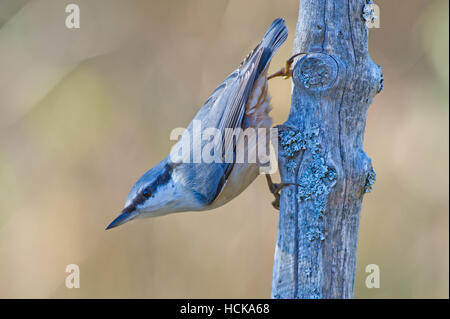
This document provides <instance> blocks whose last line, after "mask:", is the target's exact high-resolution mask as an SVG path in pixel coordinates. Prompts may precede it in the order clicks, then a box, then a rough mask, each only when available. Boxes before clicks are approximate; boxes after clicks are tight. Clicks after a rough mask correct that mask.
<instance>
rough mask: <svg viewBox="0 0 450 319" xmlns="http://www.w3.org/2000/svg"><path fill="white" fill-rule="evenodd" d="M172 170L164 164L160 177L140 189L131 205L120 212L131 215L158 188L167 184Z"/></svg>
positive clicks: (168, 165)
mask: <svg viewBox="0 0 450 319" xmlns="http://www.w3.org/2000/svg"><path fill="white" fill-rule="evenodd" d="M172 170H173V167H172V166H171V165H170V164H166V165H165V166H164V170H163V172H162V173H161V175H159V176H158V177H157V178H156V180H155V181H154V182H153V183H152V184H151V185H149V186H147V187H145V188H144V189H142V190H141V191H140V192H139V193H138V194H137V195H136V197H135V198H134V199H133V201H132V202H131V204H130V205H128V206H127V207H125V208H124V209H123V211H122V212H123V213H131V212H132V211H134V210H135V209H136V206H138V205H140V204H142V203H144V202H145V201H146V200H147V199H148V198H149V197H150V196H151V195H152V193H154V192H155V191H156V189H157V188H158V187H159V186H161V185H165V184H167V183H168V182H169V180H170V176H171V173H172Z"/></svg>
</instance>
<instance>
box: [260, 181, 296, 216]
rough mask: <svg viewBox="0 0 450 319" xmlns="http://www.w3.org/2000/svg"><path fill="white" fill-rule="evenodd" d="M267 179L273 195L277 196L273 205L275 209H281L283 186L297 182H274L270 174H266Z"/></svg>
mask: <svg viewBox="0 0 450 319" xmlns="http://www.w3.org/2000/svg"><path fill="white" fill-rule="evenodd" d="M266 179H267V185H268V186H269V190H270V192H271V193H272V194H273V196H275V199H274V201H273V202H272V206H273V207H274V208H275V209H277V210H280V191H281V189H282V188H283V187H285V186H289V185H296V184H292V183H274V182H273V181H272V177H271V176H270V175H269V174H266Z"/></svg>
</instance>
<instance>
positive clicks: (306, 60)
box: [293, 53, 337, 91]
mask: <svg viewBox="0 0 450 319" xmlns="http://www.w3.org/2000/svg"><path fill="white" fill-rule="evenodd" d="M336 74H337V63H336V61H335V60H334V59H333V58H332V57H330V56H329V55H327V54H323V53H311V54H308V55H306V56H305V57H303V58H302V59H300V60H299V61H298V63H297V64H296V65H295V67H294V73H293V78H294V83H295V84H296V85H300V86H303V87H304V88H305V89H307V90H313V91H317V90H319V91H322V90H326V89H328V88H330V87H331V86H332V85H333V84H334V82H335V80H336Z"/></svg>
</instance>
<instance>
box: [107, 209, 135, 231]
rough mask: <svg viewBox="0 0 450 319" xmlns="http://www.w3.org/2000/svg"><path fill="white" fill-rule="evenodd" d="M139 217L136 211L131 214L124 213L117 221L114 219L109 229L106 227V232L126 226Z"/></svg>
mask: <svg viewBox="0 0 450 319" xmlns="http://www.w3.org/2000/svg"><path fill="white" fill-rule="evenodd" d="M137 215H139V213H138V212H137V211H136V210H134V211H131V212H127V211H124V212H123V213H122V214H120V215H119V216H118V217H117V218H116V219H114V220H113V221H112V223H111V224H109V225H108V227H106V229H105V230H108V229H111V228H114V227H117V226H120V225H122V224H125V223H126V222H127V221H130V220H132V219H134V218H135V217H136V216H137Z"/></svg>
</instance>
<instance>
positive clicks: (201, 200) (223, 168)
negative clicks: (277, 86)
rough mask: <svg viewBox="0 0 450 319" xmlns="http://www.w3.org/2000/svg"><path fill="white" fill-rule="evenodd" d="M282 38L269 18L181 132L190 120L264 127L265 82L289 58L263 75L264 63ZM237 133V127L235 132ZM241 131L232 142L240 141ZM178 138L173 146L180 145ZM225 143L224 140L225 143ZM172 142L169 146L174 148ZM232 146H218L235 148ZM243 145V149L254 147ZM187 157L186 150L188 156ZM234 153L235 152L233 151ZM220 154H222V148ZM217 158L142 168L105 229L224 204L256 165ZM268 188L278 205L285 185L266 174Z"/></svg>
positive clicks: (279, 22)
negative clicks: (249, 48) (259, 35)
mask: <svg viewBox="0 0 450 319" xmlns="http://www.w3.org/2000/svg"><path fill="white" fill-rule="evenodd" d="M287 36H288V28H287V26H286V23H285V21H284V19H282V18H277V19H275V20H274V21H273V22H272V24H271V25H270V27H269V28H268V30H267V32H266V33H265V35H264V37H263V39H262V41H261V42H260V43H259V44H258V45H257V46H256V47H255V48H254V49H253V50H252V51H251V52H250V53H249V54H248V55H247V56H246V57H245V59H244V60H243V61H242V62H241V63H240V64H239V66H238V67H237V69H236V70H234V71H233V72H232V73H231V74H230V75H229V76H228V77H227V78H226V79H225V80H224V81H223V82H222V83H221V84H220V85H219V86H218V87H217V88H216V89H215V90H214V91H213V92H212V94H211V95H210V96H209V97H208V99H207V100H206V102H205V103H204V105H203V106H202V107H201V108H200V110H199V111H198V113H197V114H196V116H195V117H194V119H193V121H192V122H191V123H190V124H189V126H188V128H187V129H186V131H187V132H188V133H192V131H193V126H194V125H193V123H194V121H197V122H198V123H200V124H201V125H202V127H212V128H215V129H216V130H218V131H219V132H220V133H221V134H224V135H225V134H226V132H225V131H226V129H246V128H265V129H270V128H271V125H272V118H271V117H270V115H269V112H270V111H271V105H270V100H271V98H270V95H269V93H268V80H269V79H271V78H274V77H278V76H284V77H285V78H289V77H290V75H291V69H290V65H291V64H292V62H293V58H294V57H295V56H297V55H298V54H297V55H294V56H292V57H291V58H290V59H289V60H287V61H286V66H285V67H284V68H282V69H281V70H280V71H278V72H276V73H274V74H273V75H268V68H269V64H270V61H271V59H272V57H273V55H274V54H275V52H276V51H277V50H278V48H279V47H280V46H281V45H282V44H283V43H284V41H285V40H286V39H287ZM241 132H242V131H241ZM244 139H245V137H244V136H243V134H242V133H241V134H240V135H239V136H237V142H236V145H240V143H243V142H244ZM182 140H183V138H181V139H180V140H179V141H178V142H177V144H179V143H181V141H182ZM225 143H226V142H225ZM177 144H176V145H175V147H176V146H177ZM236 145H233V146H230V145H228V144H227V145H225V146H224V148H226V149H227V150H230V148H231V151H232V152H235V151H236V150H235V148H236ZM246 145H247V148H251V147H255V146H254V145H248V144H246ZM190 155H192V154H190ZM234 155H235V154H234ZM221 156H224V152H222V154H221ZM233 159H234V160H233V161H222V162H214V163H204V162H201V163H192V162H180V161H178V162H177V161H175V162H174V161H172V160H171V157H170V156H167V157H166V158H164V159H163V160H162V161H161V162H159V163H158V164H157V165H156V166H154V167H153V168H151V169H150V170H148V171H147V172H146V173H145V174H144V175H143V176H142V177H141V178H139V180H138V181H137V182H136V183H135V184H134V186H133V187H132V188H131V190H130V192H129V194H128V197H127V199H126V203H125V206H124V208H123V210H122V212H121V213H120V215H119V216H118V217H117V218H115V219H114V220H113V221H112V222H111V223H110V224H109V225H108V226H107V227H106V229H111V228H114V227H117V226H120V225H122V224H124V223H126V222H128V221H130V220H133V219H135V218H148V217H157V216H163V215H167V214H171V213H177V212H188V211H207V210H211V209H214V208H217V207H220V206H222V205H225V204H226V203H228V202H229V201H231V200H232V199H234V198H235V197H236V196H238V195H239V194H240V193H242V191H244V190H245V189H246V188H247V187H248V186H249V185H250V184H251V183H252V182H253V181H254V180H255V179H256V177H257V176H258V175H259V163H257V162H256V163H245V162H244V163H241V162H239V163H238V162H236V160H235V157H234V158H233ZM266 178H267V182H268V185H269V189H270V191H271V192H272V193H273V194H274V195H275V199H276V200H275V201H274V203H273V205H274V207H275V208H277V205H279V203H276V202H277V201H279V191H280V189H281V188H282V187H283V186H285V184H283V183H280V184H275V183H273V182H272V180H271V178H270V175H269V174H266Z"/></svg>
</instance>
